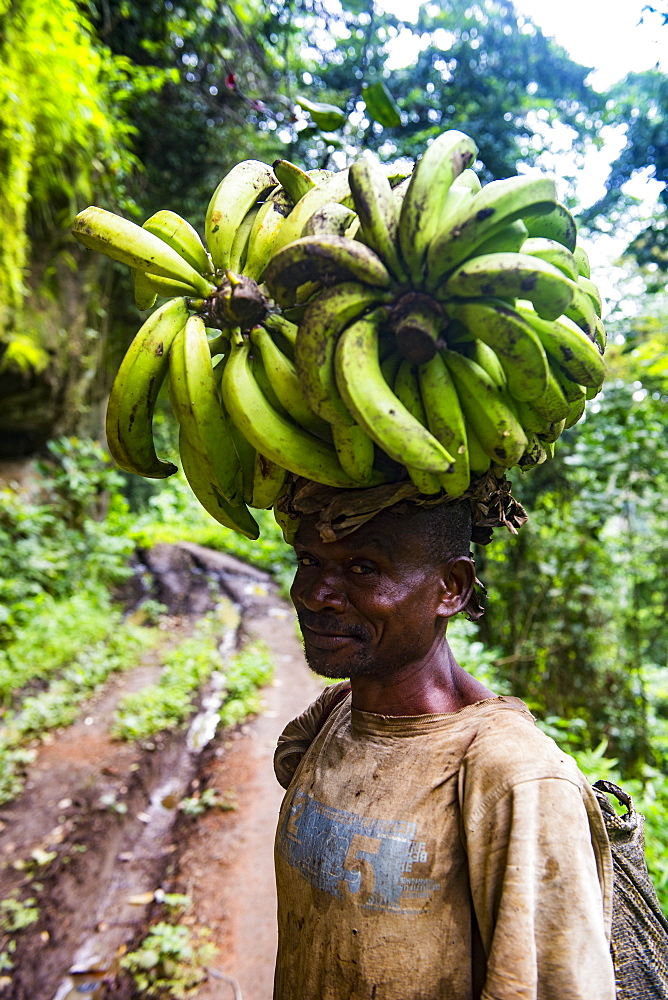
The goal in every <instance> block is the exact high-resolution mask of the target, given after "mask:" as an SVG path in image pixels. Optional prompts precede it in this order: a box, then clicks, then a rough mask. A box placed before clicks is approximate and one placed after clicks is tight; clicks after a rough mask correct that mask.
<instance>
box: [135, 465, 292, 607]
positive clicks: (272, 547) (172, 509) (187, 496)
mask: <svg viewBox="0 0 668 1000" xmlns="http://www.w3.org/2000/svg"><path fill="white" fill-rule="evenodd" d="M253 517H254V518H255V520H256V521H257V522H258V524H259V526H260V537H259V538H258V539H257V540H256V541H251V540H250V539H249V538H245V537H244V536H243V535H240V534H238V533H237V532H236V531H232V530H230V529H229V528H224V527H223V526H222V525H221V524H218V522H217V521H215V520H214V519H213V518H212V517H211V516H210V515H209V514H207V512H206V511H205V510H204V509H203V508H202V506H201V505H200V504H199V503H198V501H197V500H196V499H195V497H194V496H193V493H192V490H191V489H190V487H189V486H188V484H187V482H186V480H185V478H184V477H183V475H182V473H179V475H176V476H172V477H171V478H170V479H169V481H168V483H165V484H164V485H162V486H161V488H159V489H158V490H157V491H156V492H155V493H153V494H152V495H150V496H149V497H148V498H147V499H146V500H144V501H143V502H142V503H141V506H140V509H139V510H138V511H137V514H136V516H135V517H134V518H133V519H132V521H131V522H130V523H129V524H128V534H129V537H130V538H132V540H133V541H134V542H135V544H136V545H137V546H139V547H140V548H146V547H150V546H152V545H156V544H158V543H159V542H177V541H189V542H196V543H197V544H198V545H205V546H207V547H208V548H212V549H217V550H219V551H223V552H229V553H230V555H234V556H237V557H238V558H239V559H243V560H245V561H246V562H248V563H250V564H251V565H252V566H257V567H258V568H259V569H264V570H266V571H267V572H269V573H271V574H272V575H273V576H274V578H275V579H276V580H277V581H278V582H279V584H280V585H281V586H282V588H283V590H284V592H287V589H288V588H289V586H290V584H291V583H292V578H293V576H294V572H295V564H294V554H293V551H292V549H291V548H290V547H289V546H288V545H286V544H285V542H284V541H283V535H282V533H281V530H280V528H279V527H278V525H277V524H276V521H275V519H274V515H273V514H272V512H271V511H269V510H254V511H253Z"/></svg>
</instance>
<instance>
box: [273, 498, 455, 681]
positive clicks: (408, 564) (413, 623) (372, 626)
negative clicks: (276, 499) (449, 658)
mask: <svg viewBox="0 0 668 1000" xmlns="http://www.w3.org/2000/svg"><path fill="white" fill-rule="evenodd" d="M294 547H295V553H296V555H297V564H298V565H297V572H296V574H295V579H294V582H293V584H292V588H291V591H290V596H291V597H292V601H293V603H294V605H295V608H296V610H297V617H298V619H299V623H300V626H301V629H302V634H303V637H304V649H305V653H306V659H307V661H308V663H309V666H310V667H311V668H312V669H313V670H314V671H315V672H316V673H318V674H320V675H321V676H323V677H364V676H367V677H369V676H383V675H384V676H387V675H389V674H391V673H394V672H395V671H397V670H400V669H401V668H403V667H405V666H407V665H408V664H413V663H418V662H419V661H420V660H421V659H423V658H425V657H426V656H427V655H428V653H429V652H430V650H431V649H432V646H433V643H434V640H435V639H436V637H437V636H438V635H440V634H441V633H442V630H443V615H442V614H439V607H440V604H441V598H442V595H443V584H442V576H441V573H440V572H439V570H438V569H436V568H435V567H433V566H432V565H430V560H429V559H428V558H427V554H426V552H425V551H424V545H423V544H422V541H421V539H420V537H419V535H417V534H416V532H415V531H414V530H411V523H410V516H406V517H398V516H396V515H391V514H383V513H381V514H378V515H377V516H376V517H374V518H373V519H372V520H371V521H369V522H368V523H367V524H365V525H363V526H362V527H361V528H358V529H357V531H355V532H354V533H353V534H352V535H348V536H347V537H346V538H342V539H340V540H339V541H335V542H322V541H321V540H320V537H319V535H318V533H317V531H316V529H315V518H303V519H302V521H301V523H300V526H299V530H298V531H297V534H296V536H295V542H294Z"/></svg>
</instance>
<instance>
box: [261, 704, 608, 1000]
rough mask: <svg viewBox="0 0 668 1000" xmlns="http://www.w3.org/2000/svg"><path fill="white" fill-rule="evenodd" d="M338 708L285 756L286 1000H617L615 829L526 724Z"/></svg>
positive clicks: (508, 715) (280, 961) (314, 716)
mask: <svg viewBox="0 0 668 1000" xmlns="http://www.w3.org/2000/svg"><path fill="white" fill-rule="evenodd" d="M335 697H336V687H330V688H328V689H327V691H326V692H324V693H323V695H322V696H321V697H320V698H319V699H318V701H317V702H315V703H314V705H312V706H311V708H310V709H308V710H307V711H306V712H305V713H304V714H303V715H302V716H300V717H299V719H296V720H295V721H294V722H292V723H291V724H290V725H289V726H288V727H287V729H286V730H285V731H284V733H283V736H282V737H281V739H280V741H279V746H278V748H277V751H276V759H275V760H276V771H277V776H278V778H279V781H281V783H282V784H283V785H284V786H287V793H286V795H285V798H284V801H283V806H282V808H281V813H280V818H279V824H278V830H277V836H276V877H277V886H278V899H279V906H278V924H279V947H278V957H277V967H276V978H275V986H274V998H275V1000H477V998H478V997H481V998H482V1000H614V996H615V986H614V973H613V967H612V962H611V958H610V951H609V932H610V912H611V894H612V868H611V861H610V856H609V852H608V850H607V839H606V834H605V829H604V827H603V824H602V820H601V817H600V813H599V810H598V807H597V804H596V802H595V799H594V795H593V792H592V791H591V789H590V787H589V785H588V784H587V782H586V781H585V779H584V777H583V776H582V774H581V773H580V771H579V770H578V768H577V767H576V765H575V763H574V761H573V760H572V759H571V758H570V757H568V755H566V754H564V753H563V752H562V751H561V750H559V748H558V747H557V745H556V744H555V743H554V742H553V741H552V740H550V739H549V738H548V737H546V736H545V735H544V734H543V733H541V732H540V730H539V729H538V728H537V727H536V725H535V723H534V720H533V718H532V716H531V714H530V713H529V711H528V709H527V708H526V706H524V704H523V703H522V702H521V701H519V699H516V698H491V699H488V700H485V701H481V702H477V703H476V704H474V705H470V706H468V707H466V708H464V709H463V710H462V711H460V712H457V713H454V714H447V715H423V716H416V717H412V716H411V717H386V716H381V715H375V714H372V713H368V712H361V711H358V710H351V699H350V695H348V696H347V697H346V698H345V700H343V701H341V703H340V704H338V705H337V706H336V707H335V708H334V710H333V711H332V712H331V715H330V716H329V718H328V719H327V721H326V722H325V724H324V726H323V727H322V729H321V730H320V732H318V720H319V719H321V718H322V716H323V713H324V712H325V710H326V708H327V706H328V703H331V700H332V698H335ZM316 734H317V735H316ZM314 736H315V738H314ZM473 914H475V915H474V916H473ZM476 925H477V926H476Z"/></svg>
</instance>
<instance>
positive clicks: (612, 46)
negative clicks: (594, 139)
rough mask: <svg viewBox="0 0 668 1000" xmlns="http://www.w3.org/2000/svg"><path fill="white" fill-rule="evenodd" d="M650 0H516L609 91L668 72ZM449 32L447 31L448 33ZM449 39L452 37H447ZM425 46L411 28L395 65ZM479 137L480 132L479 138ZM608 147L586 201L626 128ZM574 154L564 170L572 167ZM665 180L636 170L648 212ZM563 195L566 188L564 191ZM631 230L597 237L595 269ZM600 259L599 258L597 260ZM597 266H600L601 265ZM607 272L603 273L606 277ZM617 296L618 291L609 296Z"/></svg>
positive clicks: (599, 155) (406, 5)
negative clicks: (630, 76) (644, 73)
mask: <svg viewBox="0 0 668 1000" xmlns="http://www.w3.org/2000/svg"><path fill="white" fill-rule="evenodd" d="M647 2H648V0H514V3H515V8H516V10H517V11H518V12H519V13H521V14H524V15H526V16H527V17H528V18H530V19H531V20H532V21H533V22H534V24H536V25H538V27H540V28H541V29H542V31H543V34H544V35H546V36H548V37H551V38H554V39H555V41H557V42H558V43H559V45H561V46H562V47H563V48H564V49H566V51H567V52H568V54H569V55H570V56H571V58H572V59H574V60H575V62H578V63H581V64H582V65H583V66H591V67H592V75H591V76H590V78H589V82H590V83H591V85H592V86H593V87H595V88H596V89H597V90H605V89H606V88H607V87H609V86H610V85H611V84H613V83H615V82H616V81H617V80H620V79H622V78H623V77H624V76H626V74H627V73H630V72H633V71H641V70H645V69H651V68H652V67H653V66H655V65H656V64H657V63H658V64H659V68H660V69H661V70H662V71H663V72H664V73H668V26H666V27H662V20H661V18H660V17H658V16H657V15H651V14H645V20H644V23H642V24H640V23H639V22H640V20H641V16H642V8H643V6H645V4H646V3H647ZM378 3H379V6H381V7H383V8H384V9H385V10H387V11H389V12H392V13H394V14H396V15H397V16H398V17H401V18H403V19H404V20H410V19H412V14H411V12H412V11H417V8H418V6H419V3H418V0H378ZM444 34H445V33H444ZM445 44H447V41H446V42H445ZM419 49H420V41H419V39H417V38H416V37H415V36H410V35H409V34H408V33H406V34H405V35H404V36H403V37H402V36H400V37H399V38H398V39H397V40H396V42H395V54H394V58H393V60H392V61H391V62H390V64H389V65H390V67H391V65H392V62H394V64H395V65H397V66H398V65H404V66H405V65H407V64H409V63H410V62H411V60H412V59H413V58H414V57H415V55H416V54H417V51H419ZM474 138H475V137H474ZM604 138H605V146H604V148H603V149H602V150H599V151H597V150H592V151H591V152H590V154H589V156H588V157H587V162H586V164H585V167H584V168H583V169H582V170H581V171H579V176H578V178H577V191H578V195H579V198H580V201H581V203H582V204H583V205H584V206H586V205H589V204H592V203H593V202H594V201H596V200H597V199H598V198H600V197H601V195H602V194H603V192H604V182H605V179H606V177H607V174H608V166H609V164H610V162H611V161H612V160H614V159H615V157H616V156H617V155H618V153H619V151H620V150H621V148H622V147H623V145H624V141H625V140H624V128H623V125H620V126H619V127H616V128H607V129H605V131H604ZM569 159H570V158H569V157H568V156H565V157H564V159H563V166H562V168H561V169H560V165H559V164H558V163H557V171H558V172H559V173H562V174H567V173H570V172H573V170H572V166H569ZM660 188H661V185H660V184H659V183H658V182H656V181H653V180H651V179H650V178H648V177H647V176H643V175H637V176H636V177H634V178H633V180H632V181H631V182H629V184H628V185H627V186H626V188H625V190H626V191H627V193H629V194H631V195H633V196H634V197H637V198H639V199H640V200H641V201H642V204H643V208H644V209H645V211H646V212H648V213H649V212H650V211H651V206H652V205H653V204H654V203H655V202H656V199H657V196H658V192H659V190H660ZM561 195H562V196H563V192H561ZM628 241H629V240H628V235H624V234H619V238H618V239H614V238H613V236H612V235H610V236H607V237H601V238H599V239H597V240H596V241H595V242H596V244H597V245H596V247H595V248H594V247H593V246H592V247H591V250H592V251H594V252H593V253H592V254H591V257H592V264H593V265H594V268H595V269H596V270H598V269H599V268H600V269H601V271H608V273H609V268H610V262H611V261H612V260H614V259H615V257H616V256H617V255H618V254H619V253H620V252H621V250H622V249H623V247H624V246H625V245H626V243H628ZM597 258H598V259H597ZM597 265H598V268H597ZM602 279H603V274H602V273H600V274H599V280H601V283H602V284H604V283H605V282H604V281H603V280H602ZM610 297H613V296H610Z"/></svg>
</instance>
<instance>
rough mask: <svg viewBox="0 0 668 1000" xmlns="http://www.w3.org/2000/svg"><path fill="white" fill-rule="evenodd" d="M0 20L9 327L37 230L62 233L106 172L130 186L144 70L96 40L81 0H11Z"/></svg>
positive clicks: (111, 185)
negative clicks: (135, 111)
mask: <svg viewBox="0 0 668 1000" xmlns="http://www.w3.org/2000/svg"><path fill="white" fill-rule="evenodd" d="M0 19H1V20H2V24H3V31H2V35H0V66H1V67H2V68H1V69H0V224H1V225H2V231H3V242H2V251H0V302H1V303H2V312H0V333H2V332H3V330H10V331H11V330H17V329H20V324H19V322H18V320H19V316H20V315H21V313H22V304H23V297H24V294H25V290H26V289H25V285H24V270H25V268H26V264H27V263H28V253H29V237H28V231H29V230H32V232H33V234H34V235H35V236H40V237H41V236H43V235H44V234H45V233H47V232H48V233H49V239H50V240H53V241H54V242H56V241H59V240H60V238H61V236H62V231H63V229H64V228H65V227H66V226H67V223H68V221H69V217H70V215H71V214H74V212H75V207H74V206H76V205H78V204H79V203H80V202H81V201H89V200H91V198H92V196H93V192H94V191H95V190H97V189H98V188H99V186H100V185H101V183H102V179H103V178H104V183H105V184H106V186H107V189H108V191H109V192H110V193H112V192H116V193H120V192H121V191H122V190H123V186H124V181H125V178H127V175H128V171H131V170H132V169H133V165H134V163H135V162H136V161H135V160H134V158H133V156H132V154H131V152H130V142H131V137H132V131H133V130H132V128H131V127H130V125H129V124H128V122H127V119H126V117H125V116H124V115H123V114H122V113H120V112H121V107H122V104H121V102H122V100H123V93H124V92H125V94H126V95H127V89H128V84H129V83H130V82H131V81H132V82H133V83H135V85H136V83H137V82H138V81H139V78H140V77H139V75H138V74H137V73H136V72H135V68H134V67H133V66H132V65H131V64H130V63H129V62H128V61H127V60H126V61H122V60H118V59H113V58H112V57H111V55H110V53H109V51H108V50H106V49H105V48H104V47H102V46H100V45H99V44H94V43H93V40H92V39H91V36H90V30H89V26H88V23H87V21H86V18H85V16H84V15H83V13H82V11H81V10H80V7H79V6H78V5H77V4H76V3H74V2H72V0H53V2H50V3H48V4H44V3H42V2H40V0H18V2H17V0H13V2H10V0H2V2H0ZM112 103H113V104H114V105H115V107H114V108H113V110H112ZM54 230H55V231H54ZM28 357H29V355H27V354H25V353H24V355H23V358H24V359H26V358H28ZM5 360H6V359H5ZM40 363H41V362H40Z"/></svg>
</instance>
